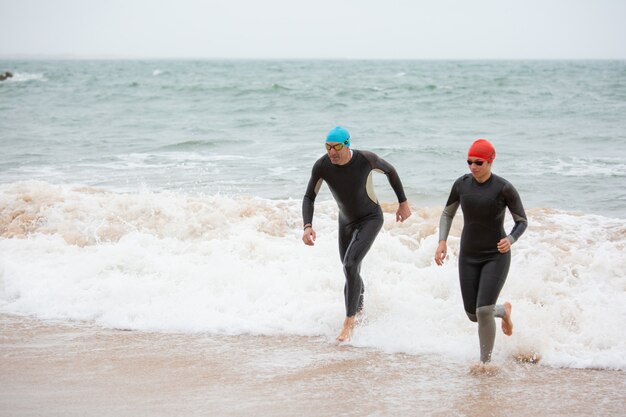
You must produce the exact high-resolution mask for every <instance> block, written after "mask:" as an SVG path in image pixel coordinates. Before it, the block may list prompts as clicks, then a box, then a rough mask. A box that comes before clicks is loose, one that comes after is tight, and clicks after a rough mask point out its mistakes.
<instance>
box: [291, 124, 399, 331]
mask: <svg viewBox="0 0 626 417" xmlns="http://www.w3.org/2000/svg"><path fill="white" fill-rule="evenodd" d="M326 151H327V154H326V155H324V156H322V157H321V158H320V159H318V160H317V161H316V162H315V164H314V165H313V169H312V171H311V178H310V179H309V184H308V186H307V189H306V193H305V194H304V199H303V201H302V219H303V223H304V233H303V235H302V241H303V242H304V243H305V244H306V245H309V246H313V245H314V244H315V237H316V235H315V229H313V225H312V222H313V209H314V204H315V197H316V196H317V193H318V192H319V190H320V186H321V185H322V181H326V184H328V188H330V192H331V193H332V195H333V197H334V198H335V201H336V202H337V205H338V206H339V255H340V257H341V262H342V264H343V270H344V274H345V276H346V284H345V286H344V298H345V305H346V319H345V321H344V324H343V328H342V329H341V332H340V333H339V336H337V340H338V341H340V342H343V341H347V340H349V339H350V336H351V333H352V330H353V328H354V325H355V316H356V315H357V313H359V312H360V311H361V310H362V308H363V292H364V287H363V280H362V278H361V275H360V270H361V261H363V258H364V257H365V255H366V254H367V252H368V251H369V249H370V247H371V246H372V243H374V239H375V238H376V236H377V235H378V232H379V231H380V229H381V228H382V226H383V212H382V209H381V208H380V205H379V204H378V200H377V198H376V195H375V194H374V188H373V184H372V172H373V171H375V170H376V171H379V172H382V173H384V174H385V175H387V178H388V180H389V184H390V185H391V187H392V188H393V190H394V192H395V194H396V197H397V198H398V202H399V203H400V205H399V207H398V210H397V212H396V221H401V222H402V221H404V220H406V219H407V218H409V216H410V215H411V210H410V208H409V203H408V202H407V199H406V197H405V196H404V189H403V188H402V182H401V181H400V177H399V176H398V173H397V172H396V170H395V169H394V167H393V166H391V165H390V164H389V163H388V162H386V161H385V160H383V159H382V158H380V157H378V156H377V155H376V154H374V153H372V152H368V151H358V150H355V149H350V133H348V131H347V130H346V129H345V128H343V127H341V126H337V127H335V128H334V129H331V131H330V132H329V133H328V135H327V137H326Z"/></svg>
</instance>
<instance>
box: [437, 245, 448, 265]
mask: <svg viewBox="0 0 626 417" xmlns="http://www.w3.org/2000/svg"><path fill="white" fill-rule="evenodd" d="M447 254H448V245H447V244H446V241H445V240H440V241H439V245H438V246H437V250H436V251H435V262H436V263H437V265H439V266H441V265H443V260H444V259H446V255H447Z"/></svg>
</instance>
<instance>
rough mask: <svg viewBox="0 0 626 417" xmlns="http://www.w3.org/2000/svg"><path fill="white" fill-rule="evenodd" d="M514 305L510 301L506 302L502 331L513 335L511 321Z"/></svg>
mask: <svg viewBox="0 0 626 417" xmlns="http://www.w3.org/2000/svg"><path fill="white" fill-rule="evenodd" d="M512 308H513V306H511V303H509V302H508V301H507V302H505V303H504V317H502V332H503V333H504V334H505V335H507V336H511V335H512V334H513V322H512V321H511V310H512Z"/></svg>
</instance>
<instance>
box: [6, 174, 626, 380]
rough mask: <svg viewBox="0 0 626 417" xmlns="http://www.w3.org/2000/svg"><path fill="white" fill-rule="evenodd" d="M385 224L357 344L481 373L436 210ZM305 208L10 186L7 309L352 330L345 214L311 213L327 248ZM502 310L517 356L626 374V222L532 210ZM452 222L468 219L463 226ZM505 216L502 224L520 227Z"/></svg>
mask: <svg viewBox="0 0 626 417" xmlns="http://www.w3.org/2000/svg"><path fill="white" fill-rule="evenodd" d="M395 207H396V205H395V204H386V203H385V204H383V210H384V216H385V223H384V227H383V230H382V232H381V233H380V235H379V236H378V238H377V240H376V242H375V243H374V246H373V247H372V250H371V251H370V253H369V254H368V256H367V258H366V260H365V262H364V265H363V271H362V273H363V276H364V279H365V285H366V312H367V316H368V322H367V323H366V324H365V325H363V326H361V327H359V328H358V329H357V331H356V333H355V336H354V339H353V342H352V343H353V344H354V345H356V346H364V347H371V348H375V349H380V350H384V351H387V352H406V353H409V354H429V355H432V354H435V355H441V356H444V357H446V356H447V357H454V358H460V359H462V360H468V361H471V360H475V359H476V356H477V349H478V346H477V338H476V333H475V332H476V328H475V325H474V324H473V323H470V322H468V321H467V319H466V318H465V315H464V313H463V312H462V302H461V299H460V293H459V289H458V278H457V269H456V260H457V256H458V244H459V235H460V231H461V220H460V219H459V218H457V219H456V220H455V222H454V224H453V227H452V231H451V236H450V238H449V256H450V259H449V260H448V262H447V264H446V265H444V266H443V267H437V266H435V265H434V262H433V260H432V258H433V254H434V251H435V247H436V245H437V240H438V239H437V227H438V222H439V215H440V213H441V207H431V208H427V207H413V212H414V215H413V216H412V217H411V218H410V219H409V220H407V221H406V222H405V223H403V224H399V223H396V222H395V216H394V214H393V213H394V209H395ZM300 210H301V202H300V201H299V200H291V199H289V200H268V199H261V198H254V197H248V198H244V197H240V198H230V197H226V196H205V197H191V196H189V195H185V194H180V193H150V192H143V193H128V194H123V193H113V192H105V191H102V190H99V189H96V188H89V187H72V186H67V185H63V186H61V185H53V184H50V183H46V182H36V181H27V182H17V183H13V184H6V185H2V186H0V311H1V312H3V313H11V314H27V315H33V316H36V317H40V318H43V319H66V320H86V321H90V322H94V323H97V324H99V325H101V326H106V327H114V328H127V329H136V330H150V331H161V332H179V331H183V332H209V333H219V334H244V333H251V334H269V335H276V334H298V335H323V336H327V337H329V338H332V337H333V336H334V335H335V333H336V331H337V330H338V326H339V325H340V323H341V322H342V320H343V318H342V317H343V314H344V311H343V281H344V279H343V273H342V270H341V264H340V262H339V256H338V253H337V246H336V242H337V231H336V224H337V223H336V222H337V213H336V212H337V209H336V205H335V203H334V202H332V201H321V202H318V203H317V204H316V213H315V227H316V230H317V241H316V245H315V246H314V247H312V248H311V247H306V246H305V245H303V244H302V243H301V241H300V237H301V233H302V232H301V217H300ZM528 213H529V229H528V230H527V232H526V233H525V234H524V236H523V237H522V238H521V239H520V240H519V241H518V242H517V243H516V244H515V246H514V253H513V261H512V266H511V272H510V274H509V277H508V280H507V283H506V285H505V287H504V290H503V293H502V298H503V299H507V300H510V301H511V302H512V303H513V306H514V312H513V318H514V321H515V329H516V334H515V335H514V336H513V337H511V338H505V337H503V336H502V335H501V334H499V335H498V336H497V340H496V351H495V353H494V355H495V357H494V360H502V359H503V358H505V357H510V356H514V355H516V354H518V353H520V352H535V353H537V354H539V355H541V357H542V358H543V359H542V363H544V364H547V365H550V366H562V367H587V368H608V369H622V370H626V359H625V358H626V337H624V336H625V333H624V330H623V328H622V321H623V320H622V319H623V317H624V315H625V314H626V299H625V298H626V296H625V294H626V292H625V291H624V290H625V289H626V287H625V283H626V258H625V257H624V255H623V254H624V250H625V249H626V221H625V220H622V219H611V218H607V217H602V216H596V215H582V214H573V213H567V212H563V211H558V210H553V209H532V210H529V212H528ZM457 217H460V215H459V216H457ZM511 225H512V223H511V219H510V218H508V217H507V221H506V224H505V227H506V228H507V229H510V227H511Z"/></svg>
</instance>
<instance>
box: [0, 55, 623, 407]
mask: <svg viewBox="0 0 626 417" xmlns="http://www.w3.org/2000/svg"><path fill="white" fill-rule="evenodd" d="M6 70H9V71H11V72H12V73H13V77H12V78H9V79H7V80H6V81H2V82H0V148H1V149H2V151H1V152H0V172H1V175H0V314H1V315H2V317H4V322H5V326H4V329H5V330H7V329H10V328H11V325H9V324H10V323H13V322H14V320H16V318H19V317H22V318H23V319H24V320H36V321H38V322H41V323H57V324H59V325H62V326H71V325H73V324H76V325H77V326H93V327H95V328H97V329H103V331H107V332H109V331H112V332H114V331H116V330H120V331H121V330H123V331H124V332H120V333H119V334H126V331H135V332H140V333H141V332H144V333H146V334H157V335H161V336H162V337H167V335H170V336H171V335H179V334H183V335H189V336H190V337H200V336H202V337H215V338H225V339H224V340H226V339H228V338H230V339H228V340H231V341H232V340H241V339H236V338H237V337H242V338H252V340H267V339H266V338H268V337H269V338H270V339H271V338H277V339H276V340H283V339H281V338H297V340H300V342H298V343H300V345H298V344H297V343H296V345H295V346H294V348H293V349H294V350H293V351H290V355H291V356H289V357H288V358H287V359H285V358H284V357H283V358H282V359H280V358H275V359H276V360H278V361H279V362H280V361H281V360H282V361H283V362H284V364H287V365H285V366H292V365H293V362H292V361H294V360H296V359H295V358H297V357H304V358H305V359H306V357H307V356H306V355H305V354H304V353H303V352H305V351H306V348H305V346H304V345H306V343H309V342H306V341H307V340H308V341H311V340H315V341H322V343H323V344H324V345H328V346H331V349H332V346H334V345H333V344H334V338H335V336H336V335H337V334H338V331H339V329H340V325H341V323H342V321H343V318H344V314H345V310H344V303H343V285H344V277H343V272H342V268H341V263H340V260H339V255H338V250H337V206H336V204H335V202H334V200H333V199H332V196H331V194H330V192H329V190H328V188H327V187H326V186H325V185H324V186H322V188H321V190H320V193H319V195H318V198H317V201H316V205H315V217H314V225H315V228H316V231H317V240H316V243H315V246H313V247H308V246H305V245H304V244H303V243H302V241H301V236H302V218H301V206H302V196H303V194H304V191H305V188H306V185H307V181H308V179H309V175H310V173H311V167H312V165H313V163H314V162H315V161H316V160H317V159H318V158H320V157H321V156H322V155H323V154H324V152H325V149H324V139H325V135H326V133H327V132H328V131H329V130H330V129H331V128H333V127H334V126H337V125H341V126H344V127H346V128H347V129H348V130H349V131H350V132H351V137H352V148H354V149H362V150H369V151H373V152H375V153H376V154H378V155H379V156H381V157H382V158H384V159H385V160H387V161H388V162H389V163H391V164H392V165H393V166H394V167H395V168H396V169H397V171H398V173H399V175H400V178H401V180H402V183H403V185H404V189H405V192H406V195H407V197H408V201H409V203H410V206H411V209H412V212H413V214H412V216H411V217H410V218H409V219H408V220H407V221H405V222H403V223H398V222H396V221H395V215H394V213H395V209H396V207H397V201H396V199H395V195H394V193H393V191H392V189H391V187H390V186H389V183H388V182H387V179H386V177H385V176H384V175H383V174H378V173H375V174H374V183H375V190H376V194H377V196H378V199H379V201H380V203H381V205H382V206H383V209H384V216H385V223H384V226H383V229H382V231H381V233H380V234H379V236H378V238H377V240H376V242H375V243H374V245H373V247H372V249H371V250H370V252H369V254H368V255H367V257H366V258H365V261H364V263H363V267H362V275H363V279H364V282H365V314H366V319H365V321H364V322H363V323H362V324H361V325H360V326H359V327H358V328H357V329H356V331H355V333H354V335H353V338H352V340H351V341H350V342H349V343H348V344H347V346H348V347H349V348H350V349H354V350H356V351H357V352H358V351H359V349H362V350H363V351H367V352H374V353H373V354H375V355H382V357H384V358H387V359H386V360H390V359H389V358H405V357H410V358H422V357H427V358H429V359H428V360H429V361H430V362H429V363H434V364H436V363H442V364H443V363H445V364H450V363H454V364H458V365H459V366H460V367H462V368H463V369H465V368H466V367H467V366H469V365H470V364H471V363H473V362H475V361H477V359H478V339H477V334H476V326H475V324H474V323H471V322H469V321H468V320H467V318H466V316H465V313H464V311H463V307H462V302H461V296H460V290H459V284H458V274H457V267H456V264H457V256H458V245H459V236H460V233H461V228H462V223H463V221H462V217H463V215H462V212H461V210H459V212H458V213H457V215H456V218H455V221H454V224H453V228H452V231H451V235H450V238H449V241H448V242H449V258H448V260H447V261H446V263H445V264H444V266H442V267H438V266H436V265H435V262H434V260H433V257H434V252H435V248H436V246H437V240H438V230H437V229H438V223H439V217H440V214H441V210H442V209H443V206H444V204H445V202H446V199H447V197H448V194H449V192H450V188H451V186H452V183H453V182H454V180H455V179H456V178H458V177H459V176H461V175H464V174H465V173H467V172H468V169H467V164H466V155H467V154H466V153H467V149H468V147H469V146H470V144H471V143H472V142H473V141H474V140H475V139H478V138H486V139H488V140H489V141H491V142H492V143H493V144H494V146H495V148H496V152H497V156H496V159H495V161H494V165H493V172H494V173H496V174H498V175H500V176H502V177H504V178H506V179H507V180H508V181H509V182H511V183H512V184H513V185H514V186H515V188H516V189H517V191H518V192H519V194H520V196H521V199H522V201H523V204H524V206H525V209H526V213H527V215H528V221H529V226H528V229H527V231H526V232H525V234H524V235H523V236H522V237H521V238H520V240H519V241H518V242H516V243H515V244H514V246H513V249H512V254H513V256H512V264H511V270H510V273H509V275H508V279H507V281H506V284H505V286H504V288H503V290H502V293H501V299H500V301H504V300H508V301H510V302H511V303H512V305H513V321H514V324H515V330H514V335H513V336H512V337H505V336H504V335H503V334H501V333H498V335H497V339H496V347H495V350H494V356H493V362H494V363H496V364H498V363H500V364H501V363H508V362H509V361H511V360H512V358H516V357H517V358H519V357H524V358H529V357H533V358H536V359H537V361H539V365H538V366H540V367H544V368H545V369H593V370H595V369H600V370H605V371H617V372H623V371H626V329H625V327H624V322H625V321H626V251H625V250H626V62H625V61H419V60H418V61H395V60H389V61H384V60H362V61H360V60H331V61H326V60H49V59H29V60H7V59H4V60H0V71H6ZM512 225H513V222H512V218H511V216H510V214H508V213H507V217H506V221H505V228H506V229H507V230H510V229H511V227H512ZM7 323H9V324H7ZM90 328H91V327H90ZM7 331H8V330H7ZM114 334H115V333H114ZM113 337H115V336H113ZM232 338H235V339H232ZM255 338H260V339H255ZM214 340H217V339H214ZM220 340H221V339H220ZM246 340H248V339H246ZM289 340H291V339H289ZM302 340H304V342H303V341H302ZM232 343H233V344H232V347H233V349H241V350H242V351H243V350H245V348H243V347H241V343H238V342H237V343H235V342H232ZM297 346H300V348H298V347H297ZM298 349H300V350H298ZM324 349H326V348H324ZM298 352H299V353H298ZM324 352H326V350H324ZM398 355H400V356H398ZM270 357H271V356H267V357H266V358H270ZM267 361H269V359H267ZM446 366H447V365H446ZM622 375H623V374H622ZM622 378H623V376H622ZM621 398H624V397H621ZM622 404H623V403H622ZM522 414H523V413H522Z"/></svg>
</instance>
